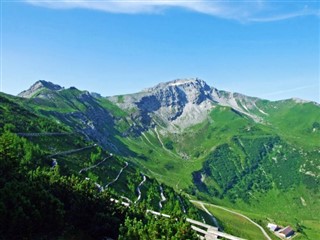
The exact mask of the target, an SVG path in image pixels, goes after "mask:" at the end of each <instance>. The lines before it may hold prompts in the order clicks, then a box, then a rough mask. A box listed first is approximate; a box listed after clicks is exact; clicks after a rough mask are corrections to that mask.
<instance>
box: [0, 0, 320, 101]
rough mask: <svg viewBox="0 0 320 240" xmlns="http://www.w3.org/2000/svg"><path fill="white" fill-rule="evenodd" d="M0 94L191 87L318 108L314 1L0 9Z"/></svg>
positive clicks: (11, 5) (318, 13)
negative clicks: (40, 87) (192, 80)
mask: <svg viewBox="0 0 320 240" xmlns="http://www.w3.org/2000/svg"><path fill="white" fill-rule="evenodd" d="M1 20H2V24H1V25H2V27H1V31H2V32H1V40H2V58H1V60H2V61H1V63H2V72H1V80H2V90H3V91H4V92H6V93H10V94H17V93H19V92H21V91H22V90H24V89H27V88H28V87H29V86H30V85H32V84H33V83H34V82H35V81H37V80H39V79H45V80H48V81H51V82H54V83H57V84H60V85H62V86H65V87H70V86H76V87H77V88H79V89H82V90H89V91H93V92H98V93H101V94H102V95H104V96H110V95H117V94H125V93H133V92H137V91H140V90H142V89H144V88H147V87H151V86H153V85H155V84H157V83H159V82H165V81H170V80H173V79H176V78H189V77H199V78H201V79H203V80H205V81H206V82H207V83H208V84H209V85H211V86H214V87H216V88H218V89H222V90H228V91H233V92H240V93H244V94H247V95H250V96H257V97H261V98H266V99H271V100H277V99H284V98H290V97H299V98H302V99H306V100H313V101H317V102H320V96H319V95H320V89H319V88H320V86H319V81H320V80H319V68H320V67H319V54H320V53H319V22H320V21H319V20H320V10H319V2H318V1H285V0H282V1H267V0H259V1H258V0H257V1H241V0H239V1H203V0H197V1H179V0H171V1H168V0H162V1H152V0H150V1H143V0H141V1H115V2H111V1H36V0H29V1H22V0H21V1H2V2H1Z"/></svg>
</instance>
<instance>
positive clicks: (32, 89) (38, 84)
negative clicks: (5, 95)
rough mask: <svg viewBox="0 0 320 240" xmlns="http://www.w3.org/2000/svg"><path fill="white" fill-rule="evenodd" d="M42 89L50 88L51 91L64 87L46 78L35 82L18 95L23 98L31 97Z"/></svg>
mask: <svg viewBox="0 0 320 240" xmlns="http://www.w3.org/2000/svg"><path fill="white" fill-rule="evenodd" d="M42 89H48V90H51V91H59V90H61V89H63V88H62V87H61V86H59V85H57V84H54V83H52V82H48V81H45V80H39V81H37V82H35V83H34V84H33V85H32V86H31V87H30V88H29V89H28V90H25V91H22V92H21V93H19V94H18V96H19V97H23V98H30V97H32V96H34V94H36V93H37V92H39V91H40V90H42Z"/></svg>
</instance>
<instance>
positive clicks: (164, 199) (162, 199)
mask: <svg viewBox="0 0 320 240" xmlns="http://www.w3.org/2000/svg"><path fill="white" fill-rule="evenodd" d="M160 196H161V200H160V201H159V208H160V210H161V209H162V207H163V206H162V203H164V202H165V201H167V199H166V197H165V196H164V194H163V188H162V186H161V185H160Z"/></svg>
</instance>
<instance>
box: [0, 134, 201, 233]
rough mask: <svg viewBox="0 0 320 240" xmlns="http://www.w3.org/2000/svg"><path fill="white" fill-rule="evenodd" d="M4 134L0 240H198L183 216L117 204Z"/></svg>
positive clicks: (1, 139)
mask: <svg viewBox="0 0 320 240" xmlns="http://www.w3.org/2000/svg"><path fill="white" fill-rule="evenodd" d="M0 132H1V133H2V135H1V136H0V239H103V238H112V239H118V237H119V235H120V237H119V239H197V237H196V235H195V233H194V232H193V231H192V230H191V228H190V225H189V224H188V223H186V222H185V221H184V219H183V217H182V216H174V217H173V218H170V219H165V218H156V217H155V216H153V215H151V214H150V215H148V214H146V206H145V205H143V204H140V205H139V207H136V208H132V207H131V208H125V207H123V206H121V205H120V204H116V203H115V202H113V201H111V198H117V196H113V195H112V194H111V193H110V192H108V191H103V192H99V191H98V190H97V187H96V186H95V184H94V182H93V181H87V180H85V179H84V178H82V177H78V176H75V175H67V176H64V175H62V174H61V172H60V170H59V166H58V165H56V166H54V167H50V166H48V165H47V166H46V165H44V164H43V162H45V161H48V159H46V157H45V153H44V152H42V150H41V149H40V148H39V147H38V146H36V145H34V144H33V143H31V142H29V141H27V140H26V139H24V138H21V137H18V136H17V135H15V134H13V133H11V132H9V131H8V130H1V129H0ZM173 215H174V214H173Z"/></svg>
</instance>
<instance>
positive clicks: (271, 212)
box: [0, 78, 320, 239]
mask: <svg viewBox="0 0 320 240" xmlns="http://www.w3.org/2000/svg"><path fill="white" fill-rule="evenodd" d="M1 95H2V96H3V98H6V99H9V100H10V101H12V100H13V101H14V102H15V103H16V104H18V105H19V106H21V107H23V108H24V109H26V110H27V111H30V113H32V114H34V115H35V116H40V117H42V118H45V119H49V120H50V121H53V122H55V123H56V124H58V125H60V126H62V127H63V128H65V129H68V130H69V131H72V132H77V133H78V134H80V135H81V136H83V138H84V139H85V140H86V141H88V142H94V143H97V144H98V145H99V146H101V147H102V149H104V150H108V151H109V152H112V153H114V154H116V155H118V156H119V157H121V158H123V159H124V160H125V161H128V162H129V163H131V164H133V166H134V167H135V168H137V169H139V170H140V171H142V172H144V174H146V175H147V176H149V177H151V178H154V179H156V180H157V181H159V182H160V183H162V184H166V185H168V186H170V187H172V189H174V190H175V191H176V192H178V193H182V194H184V195H185V196H188V197H189V198H192V199H201V200H205V201H207V202H211V203H215V204H219V205H223V206H227V207H231V208H234V209H238V210H239V211H242V212H245V213H247V214H249V215H250V216H253V217H254V218H255V219H256V220H257V221H261V222H263V223H265V221H267V219H269V220H270V219H273V220H274V221H277V222H279V223H283V224H291V225H297V224H298V225H299V226H303V227H304V235H303V236H304V237H306V239H316V238H314V237H317V236H320V232H319V227H320V218H319V214H318V212H320V200H319V199H320V192H319V191H320V184H319V180H320V149H319V146H320V106H319V104H318V103H316V102H309V101H304V100H301V99H287V100H282V101H268V100H264V99H259V98H256V97H249V96H246V95H243V94H240V93H231V92H227V91H222V90H218V89H216V88H214V87H211V86H209V85H208V84H207V83H206V82H205V81H203V80H201V79H197V78H196V79H177V80H174V81H170V82H164V83H160V84H158V85H156V86H154V87H151V88H147V89H144V90H142V91H141V92H138V93H133V94H127V95H118V96H111V97H103V96H101V95H100V94H98V93H90V92H88V91H82V90H78V89H77V88H75V87H71V88H64V87H61V86H59V85H56V84H54V83H51V82H47V81H44V80H40V81H38V82H36V83H35V84H34V85H32V86H31V87H30V88H29V89H28V90H25V91H23V92H21V93H20V94H19V95H18V97H15V96H10V95H6V94H1ZM17 117H19V116H17ZM1 124H2V125H4V124H5V122H1ZM0 126H1V125H0ZM2 127H3V126H2ZM17 128H18V131H19V132H28V131H31V129H29V130H28V129H23V128H24V127H23V125H21V126H18V127H17ZM100 178H101V177H100Z"/></svg>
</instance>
